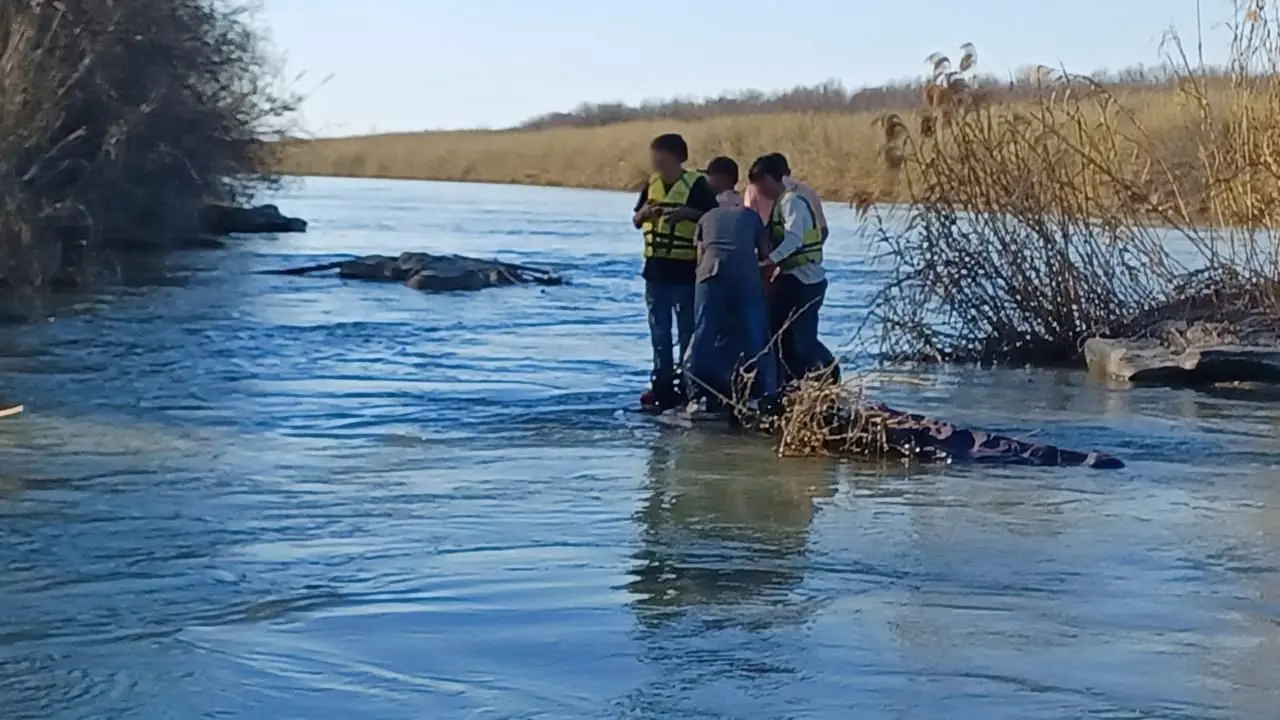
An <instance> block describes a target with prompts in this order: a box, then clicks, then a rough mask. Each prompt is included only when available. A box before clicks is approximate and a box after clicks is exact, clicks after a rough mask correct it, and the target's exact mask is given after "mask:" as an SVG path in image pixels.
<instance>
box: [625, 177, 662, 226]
mask: <svg viewBox="0 0 1280 720" xmlns="http://www.w3.org/2000/svg"><path fill="white" fill-rule="evenodd" d="M657 213H658V206H657V205H650V204H649V187H648V186H647V185H646V186H645V187H642V188H640V199H639V200H637V201H636V209H635V214H633V215H632V216H631V224H632V225H634V226H635V227H636V229H637V230H639V229H640V226H641V225H643V224H644V222H645V221H646V220H649V219H651V218H653V217H655V216H656V215H657Z"/></svg>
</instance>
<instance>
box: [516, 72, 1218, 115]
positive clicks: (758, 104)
mask: <svg viewBox="0 0 1280 720" xmlns="http://www.w3.org/2000/svg"><path fill="white" fill-rule="evenodd" d="M1204 72H1205V73H1206V74H1207V75H1210V76H1214V77H1220V76H1222V75H1224V74H1225V73H1224V71H1222V70H1220V69H1216V68H1215V69H1209V70H1206V71H1204ZM1179 75H1180V73H1179V72H1178V68H1175V67H1173V66H1169V65H1159V66H1143V65H1139V66H1135V67H1131V68H1126V69H1123V70H1119V71H1106V70H1104V71H1098V72H1095V73H1091V74H1090V75H1089V76H1088V77H1089V78H1091V79H1092V80H1094V81H1096V82H1099V83H1101V84H1103V85H1106V86H1108V87H1110V88H1111V89H1112V90H1113V91H1117V92H1144V91H1152V90H1162V89H1168V88H1169V87H1170V86H1171V85H1173V84H1175V83H1176V82H1177V79H1178V77H1179ZM1182 76H1184V77H1185V73H1183V74H1182ZM1061 78H1062V73H1061V72H1060V71H1057V70H1055V69H1054V68H1049V67H1045V66H1035V67H1029V68H1025V69H1023V70H1020V71H1018V72H1017V73H1014V74H1012V75H1011V77H1009V78H1006V79H1001V78H999V77H997V76H995V75H977V76H975V77H973V78H972V80H970V85H971V86H972V87H974V88H978V89H981V91H982V93H983V95H984V98H985V99H986V100H988V101H991V102H1014V101H1018V100H1027V99H1032V98H1035V97H1037V96H1039V95H1041V94H1043V93H1044V92H1046V90H1047V89H1051V88H1053V87H1054V86H1056V85H1057V84H1058V83H1059V82H1060V81H1061ZM926 83H927V81H926V80H925V79H919V80H903V81H899V82H894V83H889V84H886V85H880V86H877V87H865V88H860V89H857V90H850V89H848V88H846V87H845V86H844V84H843V83H841V82H840V81H839V80H828V81H826V82H824V83H820V84H818V85H809V86H798V87H794V88H792V89H790V90H782V91H778V92H763V91H760V90H744V91H741V92H737V93H732V94H726V95H720V96H718V97H707V98H675V99H668V100H647V101H645V102H642V103H640V104H638V105H626V104H623V103H583V104H581V105H579V106H578V107H576V108H574V109H573V110H570V111H569V112H556V113H549V114H546V115H540V116H538V117H535V118H532V119H530V120H527V121H525V122H524V123H521V124H520V125H518V126H517V127H515V128H513V129H515V130H546V129H550V128H561V127H599V126H602V125H613V124H616V123H624V122H631V121H636V120H663V119H665V120H685V121H688V120H703V119H706V118H712V117H725V116H732V115H766V114H771V113H796V112H831V113H860V112H873V113H878V112H890V111H893V112H902V111H906V110H912V109H915V108H919V107H922V105H923V103H922V97H923V94H924V88H925V85H926Z"/></svg>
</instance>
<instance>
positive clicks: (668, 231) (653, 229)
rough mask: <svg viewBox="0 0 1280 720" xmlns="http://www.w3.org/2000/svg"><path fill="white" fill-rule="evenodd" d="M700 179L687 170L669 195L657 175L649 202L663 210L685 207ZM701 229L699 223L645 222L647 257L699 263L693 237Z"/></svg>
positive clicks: (659, 220) (652, 181) (663, 220)
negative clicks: (698, 228) (690, 193)
mask: <svg viewBox="0 0 1280 720" xmlns="http://www.w3.org/2000/svg"><path fill="white" fill-rule="evenodd" d="M700 177H702V176H701V175H700V174H698V173H696V172H693V171H691V170H687V171H685V173H684V174H683V175H681V176H680V179H679V180H676V181H675V182H674V183H672V185H671V190H670V191H668V190H667V188H666V185H665V184H664V183H663V182H662V176H661V175H659V174H657V173H654V174H653V175H650V176H649V191H648V196H647V197H648V201H649V203H650V204H652V205H657V206H658V207H660V208H663V209H671V210H674V209H675V208H679V207H684V206H686V205H688V204H689V191H690V190H692V189H693V183H694V182H696V181H697V180H698V178H700ZM697 227H698V224H697V223H695V222H690V221H688V220H681V221H680V222H677V223H672V222H670V221H669V220H667V218H665V217H659V218H657V219H656V220H646V221H644V223H643V224H642V225H641V226H640V229H641V230H643V231H644V256H645V257H647V258H664V259H667V260H687V261H689V262H693V261H694V260H697V259H698V253H697V251H696V250H695V249H694V246H693V234H694V231H695V230H696V229H697Z"/></svg>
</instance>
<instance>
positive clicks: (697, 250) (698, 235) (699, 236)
mask: <svg viewBox="0 0 1280 720" xmlns="http://www.w3.org/2000/svg"><path fill="white" fill-rule="evenodd" d="M702 227H703V226H702V222H701V221H699V222H698V225H697V227H695V228H694V229H693V259H694V261H695V262H701V261H702V243H703V240H705V234H704V233H703V232H702Z"/></svg>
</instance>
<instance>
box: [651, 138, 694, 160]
mask: <svg viewBox="0 0 1280 720" xmlns="http://www.w3.org/2000/svg"><path fill="white" fill-rule="evenodd" d="M649 149H650V150H656V151H658V152H664V153H670V154H671V155H674V156H676V158H677V159H678V160H679V161H680V162H688V160H689V144H688V143H686V142H685V141H684V138H682V137H680V136H679V135H677V134H676V133H667V134H665V135H659V136H658V137H656V138H654V139H653V142H651V143H649Z"/></svg>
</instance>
